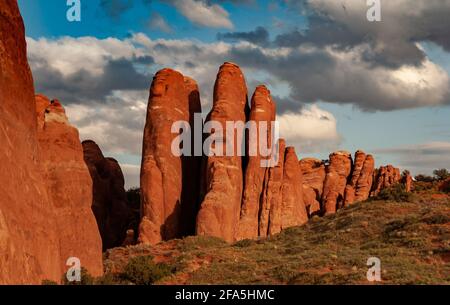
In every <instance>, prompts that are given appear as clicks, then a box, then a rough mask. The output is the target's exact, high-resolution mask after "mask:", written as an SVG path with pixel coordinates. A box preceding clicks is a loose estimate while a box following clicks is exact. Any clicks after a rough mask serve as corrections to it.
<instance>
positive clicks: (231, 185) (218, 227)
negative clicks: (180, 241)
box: [197, 63, 248, 241]
mask: <svg viewBox="0 0 450 305" xmlns="http://www.w3.org/2000/svg"><path fill="white" fill-rule="evenodd" d="M247 111H248V104H247V86H246V84H245V79H244V75H243V74H242V72H241V70H240V69H239V67H238V66H237V65H235V64H232V63H225V64H224V65H222V67H220V70H219V74H218V75H217V80H216V84H215V87H214V103H213V108H212V110H211V112H210V113H209V115H208V118H207V123H206V124H208V122H210V121H215V122H219V123H220V125H221V128H222V129H221V130H222V131H223V137H224V139H225V141H224V142H223V144H220V143H215V144H216V146H215V147H214V148H215V149H218V148H219V149H220V147H222V148H223V152H226V144H225V143H226V141H227V138H226V133H227V132H226V121H233V122H237V121H240V122H244V123H245V122H246V113H247ZM219 128H220V126H219ZM212 134H214V135H215V136H216V137H217V139H218V138H220V137H219V136H218V130H215V131H214V132H213V133H212ZM228 140H229V139H228ZM242 141H243V137H242V138H239V139H238V135H237V134H236V133H235V138H234V144H235V145H234V147H231V148H232V149H233V150H234V153H233V154H232V155H233V156H210V157H207V158H206V161H205V162H206V164H205V175H206V177H205V190H206V196H205V198H204V200H203V202H202V204H201V206H200V212H199V214H198V216H197V234H198V235H208V236H215V237H220V238H223V239H225V240H226V241H234V240H236V237H237V235H238V228H239V218H240V208H241V199H242V191H243V172H242V157H241V156H240V155H242V154H238V153H237V152H238V150H240V149H241V148H242V146H241V142H242ZM229 142H231V141H229Z"/></svg>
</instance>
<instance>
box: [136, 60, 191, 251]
mask: <svg viewBox="0 0 450 305" xmlns="http://www.w3.org/2000/svg"><path fill="white" fill-rule="evenodd" d="M199 110H200V99H199V94H198V88H197V85H196V84H195V82H193V80H191V79H189V78H185V77H184V76H183V75H182V74H181V73H179V72H177V71H174V70H171V69H163V70H161V71H159V72H158V73H157V74H156V75H155V77H154V79H153V83H152V86H151V89H150V98H149V103H148V110H147V121H146V125H145V131H144V142H143V154H142V166H141V200H142V204H141V206H142V211H141V214H142V216H143V218H142V220H141V225H140V230H139V231H140V233H139V240H140V242H142V243H146V244H155V243H158V242H160V241H162V240H168V239H173V238H179V237H182V236H185V235H186V234H189V233H190V232H187V231H193V229H194V227H195V217H193V218H190V219H189V218H188V217H186V215H184V212H186V213H187V214H189V215H190V216H194V214H195V213H196V206H197V203H196V200H198V196H196V194H198V187H197V186H196V185H197V184H198V181H199V177H195V173H198V171H199V170H198V169H197V167H198V166H199V160H198V159H195V158H191V157H189V156H188V157H180V156H177V155H176V154H175V153H174V152H172V142H173V140H174V139H175V138H177V137H178V134H175V133H172V126H173V124H174V123H175V122H179V121H184V122H192V120H193V113H194V112H197V111H199ZM190 170H192V171H194V173H192V172H189V171H190ZM183 172H184V173H185V174H184V175H183ZM189 179H190V180H193V181H191V182H189Z"/></svg>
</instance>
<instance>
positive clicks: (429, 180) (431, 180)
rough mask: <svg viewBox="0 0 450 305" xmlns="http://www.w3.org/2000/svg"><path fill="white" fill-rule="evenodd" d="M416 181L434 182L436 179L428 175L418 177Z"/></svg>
mask: <svg viewBox="0 0 450 305" xmlns="http://www.w3.org/2000/svg"><path fill="white" fill-rule="evenodd" d="M414 179H415V180H416V181H417V182H434V181H435V179H434V177H431V176H427V175H417V176H415V177H414Z"/></svg>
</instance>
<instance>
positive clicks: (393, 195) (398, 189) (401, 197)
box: [375, 184, 413, 202]
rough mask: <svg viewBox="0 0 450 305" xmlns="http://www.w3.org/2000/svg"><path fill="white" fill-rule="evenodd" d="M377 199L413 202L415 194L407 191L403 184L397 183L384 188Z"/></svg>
mask: <svg viewBox="0 0 450 305" xmlns="http://www.w3.org/2000/svg"><path fill="white" fill-rule="evenodd" d="M375 199H376V200H385V201H395V202H411V201H412V200H413V195H412V194H411V193H408V192H406V188H405V186H404V185H403V184H396V185H394V186H393V187H390V188H387V189H384V190H382V191H381V192H380V193H379V194H378V196H376V198H375Z"/></svg>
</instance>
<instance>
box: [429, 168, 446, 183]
mask: <svg viewBox="0 0 450 305" xmlns="http://www.w3.org/2000/svg"><path fill="white" fill-rule="evenodd" d="M433 175H434V176H435V177H436V179H437V180H438V181H443V180H446V179H448V178H450V173H449V172H448V170H447V169H445V168H441V169H436V170H435V171H433Z"/></svg>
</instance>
